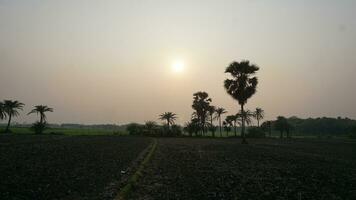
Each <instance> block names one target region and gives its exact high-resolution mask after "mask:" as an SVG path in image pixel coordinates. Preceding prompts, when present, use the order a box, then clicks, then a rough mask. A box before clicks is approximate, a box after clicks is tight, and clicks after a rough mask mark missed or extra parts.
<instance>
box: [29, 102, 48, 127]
mask: <svg viewBox="0 0 356 200" xmlns="http://www.w3.org/2000/svg"><path fill="white" fill-rule="evenodd" d="M46 112H53V108H50V107H48V106H45V105H38V106H35V108H34V109H33V110H31V112H29V113H28V115H30V114H32V113H37V115H38V114H39V115H40V123H41V124H42V123H43V122H46V114H45V113H46Z"/></svg>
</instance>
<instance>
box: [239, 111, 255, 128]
mask: <svg viewBox="0 0 356 200" xmlns="http://www.w3.org/2000/svg"><path fill="white" fill-rule="evenodd" d="M237 115H238V116H239V117H240V118H241V119H242V118H243V119H244V120H245V124H246V125H247V126H249V125H251V124H252V118H253V117H255V113H253V112H251V111H250V110H244V111H242V110H240V112H239V113H237Z"/></svg>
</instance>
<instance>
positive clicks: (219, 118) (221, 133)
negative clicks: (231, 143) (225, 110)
mask: <svg viewBox="0 0 356 200" xmlns="http://www.w3.org/2000/svg"><path fill="white" fill-rule="evenodd" d="M219 130H220V137H222V132H221V116H219Z"/></svg>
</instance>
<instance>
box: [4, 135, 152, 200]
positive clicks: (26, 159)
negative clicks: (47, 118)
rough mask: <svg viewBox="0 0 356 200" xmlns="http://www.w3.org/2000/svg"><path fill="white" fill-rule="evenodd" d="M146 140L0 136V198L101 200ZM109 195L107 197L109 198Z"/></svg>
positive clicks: (147, 139)
mask: <svg viewBox="0 0 356 200" xmlns="http://www.w3.org/2000/svg"><path fill="white" fill-rule="evenodd" d="M151 142H152V139H150V138H136V137H115V136H76V137H68V136H11V135H8V136H0V199H6V200H15V199H21V200H26V199H38V200H42V199H106V198H110V196H109V197H108V194H107V193H108V192H109V193H110V192H112V189H113V188H115V187H116V185H115V183H117V181H119V180H120V179H121V178H122V177H123V176H125V174H123V173H122V172H121V171H122V170H123V171H125V172H126V171H127V169H128V168H130V166H131V165H132V161H133V160H135V159H136V158H137V157H138V155H139V154H140V152H142V151H143V150H144V149H145V148H146V147H147V146H148V145H149V144H150V143H151ZM109 195H111V194H109Z"/></svg>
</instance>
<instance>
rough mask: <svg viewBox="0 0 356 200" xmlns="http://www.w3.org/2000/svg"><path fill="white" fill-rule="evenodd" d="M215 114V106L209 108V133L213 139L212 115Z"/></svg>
mask: <svg viewBox="0 0 356 200" xmlns="http://www.w3.org/2000/svg"><path fill="white" fill-rule="evenodd" d="M215 112H216V108H215V106H209V110H208V114H209V117H210V131H211V133H212V136H213V137H215V130H216V129H215V126H214V115H215Z"/></svg>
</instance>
